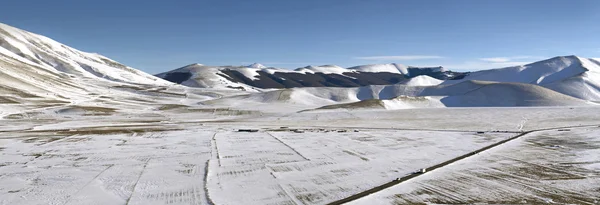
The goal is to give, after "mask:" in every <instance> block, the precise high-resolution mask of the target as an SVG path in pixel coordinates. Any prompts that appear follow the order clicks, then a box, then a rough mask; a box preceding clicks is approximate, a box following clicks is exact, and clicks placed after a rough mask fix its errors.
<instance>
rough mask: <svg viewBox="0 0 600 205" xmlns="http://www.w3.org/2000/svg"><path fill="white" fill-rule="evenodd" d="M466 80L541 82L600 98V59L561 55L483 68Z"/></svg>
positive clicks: (584, 96) (579, 95)
mask: <svg viewBox="0 0 600 205" xmlns="http://www.w3.org/2000/svg"><path fill="white" fill-rule="evenodd" d="M466 80H483V81H497V82H518V83H529V84H535V85H540V86H543V87H546V88H549V89H552V90H555V91H557V92H560V93H563V94H565V95H569V96H573V97H576V98H580V99H583V100H591V101H600V86H598V85H600V62H598V61H597V60H594V59H588V58H581V57H577V56H561V57H555V58H551V59H548V60H544V61H539V62H535V63H532V64H528V65H523V66H515V67H508V68H500V69H493V70H482V71H477V72H473V73H471V74H470V75H469V76H467V77H465V78H464V79H462V80H458V81H446V82H444V84H452V83H458V82H462V81H466Z"/></svg>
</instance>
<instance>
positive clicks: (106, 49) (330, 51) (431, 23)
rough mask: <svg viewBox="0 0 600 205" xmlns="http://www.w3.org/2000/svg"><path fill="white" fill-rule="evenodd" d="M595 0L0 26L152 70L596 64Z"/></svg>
mask: <svg viewBox="0 0 600 205" xmlns="http://www.w3.org/2000/svg"><path fill="white" fill-rule="evenodd" d="M598 11H600V1H598V0H572V1H565V0H526V1H525V0H502V1H492V0H452V1H449V0H435V1H434V0H413V1H402V0H343V1H342V0H339V1H334V0H314V1H309V0H306V1H287V0H285V1H284V0H253V1H249V0H239V1H233V0H187V1H182V0H170V1H146V0H143V1H142V0H127V1H121V0H120V1H116V0H103V1H87V0H53V1H48V0H30V1H6V2H3V3H2V12H0V22H3V23H6V24H9V25H12V26H15V27H18V28H22V29H25V30H29V31H32V32H35V33H38V34H42V35H45V36H48V37H50V38H53V39H55V40H57V41H59V42H62V43H64V44H67V45H69V46H72V47H74V48H77V49H79V50H83V51H87V52H95V53H100V54H102V55H105V56H107V57H110V58H112V59H115V60H117V61H119V62H122V63H124V64H126V65H129V66H132V67H135V68H138V69H141V70H144V71H147V72H149V73H159V72H162V71H167V70H171V69H175V68H178V67H181V66H184V65H187V64H191V63H202V64H206V65H243V64H251V63H253V62H259V63H262V64H265V65H267V66H276V67H283V68H297V67H303V66H306V65H309V64H311V65H321V64H336V65H340V66H343V67H348V66H352V65H359V64H372V63H392V62H394V63H401V64H406V65H414V66H438V65H441V66H444V67H447V68H451V69H453V70H479V69H487V68H497V67H504V66H510V65H516V64H523V63H528V62H533V61H536V60H541V59H544V58H549V57H554V56H559V55H578V56H583V57H600V40H599V39H600V38H599V37H598V36H599V35H598V34H600V23H599V22H600V12H598Z"/></svg>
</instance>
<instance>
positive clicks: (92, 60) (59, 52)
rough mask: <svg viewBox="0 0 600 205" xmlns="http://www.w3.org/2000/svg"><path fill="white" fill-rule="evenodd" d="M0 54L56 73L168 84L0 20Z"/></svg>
mask: <svg viewBox="0 0 600 205" xmlns="http://www.w3.org/2000/svg"><path fill="white" fill-rule="evenodd" d="M0 54H2V56H3V58H13V59H14V60H17V61H21V62H23V63H26V64H29V65H32V66H35V67H38V68H39V69H44V70H46V71H48V72H51V73H55V74H60V73H63V74H70V75H74V76H81V77H88V78H101V79H103V80H110V81H116V82H125V83H137V84H154V85H169V84H170V83H168V82H166V81H164V80H162V79H159V78H157V77H154V76H152V75H150V74H147V73H144V72H141V71H139V70H136V69H133V68H130V67H127V66H125V65H122V64H120V63H118V62H116V61H114V60H111V59H109V58H107V57H104V56H101V55H99V54H95V53H86V52H82V51H78V50H76V49H74V48H71V47H68V46H66V45H63V44H61V43H58V42H56V41H54V40H52V39H50V38H47V37H44V36H41V35H37V34H34V33H30V32H27V31H24V30H21V29H17V28H14V27H11V26H8V25H5V24H1V23H0Z"/></svg>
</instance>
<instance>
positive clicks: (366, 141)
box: [0, 107, 600, 204]
mask: <svg viewBox="0 0 600 205" xmlns="http://www.w3.org/2000/svg"><path fill="white" fill-rule="evenodd" d="M198 109H201V107H187V108H172V109H164V110H163V111H162V112H151V111H148V112H147V113H144V112H139V113H135V114H132V113H125V112H123V113H122V112H116V113H111V114H107V115H105V116H89V115H88V116H86V115H80V114H78V113H75V114H73V113H68V114H63V113H59V114H56V113H54V112H51V113H49V114H46V115H44V116H43V117H42V116H41V115H38V116H37V118H33V117H32V118H24V119H12V120H4V123H2V126H0V130H1V131H0V133H1V137H0V204H125V203H128V204H326V203H329V202H333V201H335V200H338V199H341V198H344V197H348V196H351V195H353V194H356V193H359V192H361V191H364V190H367V189H370V188H372V187H375V186H378V185H381V184H384V183H387V182H389V181H392V180H394V179H396V178H400V177H403V176H406V175H409V174H411V173H412V172H414V171H415V170H418V169H420V168H423V167H430V166H433V165H435V164H438V163H441V162H443V161H446V160H449V159H452V158H455V157H458V156H460V155H463V154H467V153H469V152H472V151H474V150H477V149H479V148H482V147H485V146H487V145H490V144H493V143H494V142H498V141H500V140H504V139H507V138H509V137H512V136H514V135H516V134H517V132H518V131H519V130H533V129H541V128H550V127H569V126H583V125H590V126H592V125H593V126H597V125H595V124H600V123H599V122H600V118H599V117H598V116H597V115H596V114H595V113H598V111H600V110H599V109H598V108H596V107H573V108H568V107H563V108H552V107H541V108H444V109H409V110H385V111H381V110H380V111H377V110H362V111H356V112H348V111H344V110H332V111H327V112H325V111H318V112H317V111H312V112H302V113H295V112H292V113H284V112H280V113H275V112H240V111H234V110H225V109H213V110H198ZM194 110H196V111H194ZM67 116H68V118H67ZM51 118H52V119H51ZM238 129H257V130H258V132H250V133H247V132H238V131H237V130H238ZM296 129H299V130H296ZM565 129H566V128H565ZM569 129H571V131H569V132H566V131H557V130H551V131H544V132H540V133H535V135H534V134H531V136H526V137H525V138H523V140H522V141H511V142H510V143H509V144H507V145H503V146H499V147H496V148H494V149H491V150H489V151H486V152H484V153H482V154H480V155H478V156H475V157H472V158H467V159H465V160H462V161H459V162H458V163H455V164H452V165H449V166H448V168H446V167H443V168H440V169H438V170H436V171H433V172H431V173H427V174H425V175H423V176H419V177H417V178H415V179H412V180H410V181H407V182H406V183H403V184H400V185H398V187H403V188H402V189H398V188H396V187H394V188H391V189H389V190H388V189H386V190H385V191H382V192H381V193H377V194H374V195H372V196H369V197H367V198H363V199H361V200H359V201H355V202H356V203H366V204H372V203H370V202H377V203H380V202H381V203H384V204H386V203H388V202H389V203H392V202H393V201H394V200H398V199H395V198H394V199H390V196H395V194H398V193H400V194H402V193H406V194H409V195H408V196H410V197H411V198H410V199H406V200H408V201H409V202H414V203H426V202H432V203H433V202H439V201H436V200H439V199H443V198H446V197H448V196H450V194H453V193H450V192H447V191H446V192H432V193H429V192H427V193H429V194H427V195H424V196H421V195H417V196H415V195H414V192H417V193H421V192H418V190H419V189H421V187H423V186H424V185H423V183H426V182H427V181H429V180H430V178H431V177H434V178H433V179H431V180H438V179H441V180H444V183H441V184H437V183H436V185H438V186H444V187H446V188H447V187H464V186H465V185H464V183H462V182H461V181H460V180H456V177H460V176H463V175H464V174H465V173H467V174H468V173H480V172H479V171H477V170H480V169H483V170H484V171H486V170H487V172H490V171H491V170H494V169H501V171H502V170H505V171H506V170H508V171H510V170H519V169H521V168H520V167H523V166H525V165H528V164H530V163H535V164H538V165H540V166H543V167H550V168H552V167H554V166H558V165H556V163H555V162H554V161H561V160H562V161H573V162H582V163H575V164H572V165H569V166H574V167H572V169H574V170H575V171H565V172H567V173H570V174H574V175H576V176H577V178H569V179H562V178H561V179H560V180H563V181H564V180H568V181H564V182H561V183H560V184H551V183H550V182H558V181H540V182H536V181H531V180H528V181H527V183H529V184H528V185H527V186H528V187H536V189H535V190H537V191H535V193H546V192H552V190H553V188H556V187H558V188H560V189H561V190H563V192H560V193H557V194H554V195H544V196H543V197H545V198H543V197H542V196H540V197H538V196H537V195H531V194H525V193H521V192H519V191H518V190H519V189H516V188H512V189H508V188H503V189H500V188H502V187H504V185H502V187H496V186H500V185H498V183H499V182H489V183H488V182H487V181H486V180H482V179H480V178H476V177H477V176H479V175H477V176H471V175H468V176H470V177H471V178H474V179H472V180H470V181H469V183H468V187H466V188H465V190H464V191H467V192H468V191H469V190H471V191H472V190H476V189H487V188H498V191H497V192H493V195H491V196H487V195H478V196H480V197H479V198H476V197H475V198H474V197H465V198H452V200H451V201H450V202H457V203H458V202H460V203H472V202H483V203H492V202H497V199H499V198H502V197H503V196H504V197H506V198H507V199H508V198H510V197H515V198H518V199H519V200H520V199H525V200H531V201H539V200H550V199H552V200H554V201H564V200H567V201H569V200H575V199H576V200H582V201H584V202H590V203H594V202H593V200H592V199H593V197H597V195H593V194H591V195H588V196H590V197H591V198H580V197H579V196H580V195H573V194H569V193H588V194H590V193H592V192H590V191H591V190H593V187H594V186H595V185H594V184H597V183H596V182H598V179H597V176H598V174H600V170H599V169H598V166H597V163H598V159H596V158H594V157H596V156H598V153H594V150H596V149H591V148H593V147H595V146H598V145H596V144H594V143H595V142H597V141H598V138H597V137H599V136H600V135H598V134H597V129H596V128H577V129H576V128H569ZM580 129H581V130H580ZM477 131H484V133H477ZM536 136H538V137H536ZM548 136H550V137H548ZM539 137H545V138H543V139H545V140H546V141H547V142H546V144H547V143H550V144H548V145H547V146H546V145H544V146H537V147H536V146H533V144H535V143H537V141H536V139H538V138H539ZM538 141H539V140H538ZM538 144H539V143H538ZM554 145H556V147H551V146H554ZM575 145H577V147H574V146H575ZM582 147H583V148H582ZM586 147H588V148H586ZM576 148H577V149H576ZM579 149H581V150H579ZM557 150H559V151H560V150H564V151H565V154H562V155H555V156H554V157H551V156H547V154H552V153H556V151H557ZM488 157H490V159H487V158H488ZM590 157H591V158H590ZM497 158H499V159H501V160H497ZM484 159H485V160H484ZM481 160H484V161H481ZM578 160H579V161H578ZM523 161H526V162H523ZM484 162H485V163H484ZM583 162H585V163H583ZM565 163H566V162H565ZM563 165H564V163H563ZM561 166H562V165H561ZM564 166H567V165H564ZM485 167H491V168H485ZM512 167H514V168H512ZM530 168H531V167H530ZM550 168H549V170H554V169H559V168H557V167H554V168H552V169H550ZM463 170H466V171H463ZM508 171H506V172H508ZM561 173H562V172H561ZM549 174H551V173H550V172H549ZM487 175H490V176H493V172H492V173H487ZM499 176H504V175H499ZM517 176H519V175H517ZM569 176H571V175H569ZM515 177H516V176H515ZM517 179H519V180H525V179H522V178H517ZM536 179H537V178H536ZM421 180H423V183H421V182H420V181H421ZM452 182H455V183H452ZM546 182H547V183H546ZM515 183H516V182H515ZM549 183H550V184H549ZM411 184H414V185H411ZM467 188H468V189H467ZM447 189H448V188H447ZM412 190H415V191H412ZM458 190H463V189H458ZM564 190H568V191H569V192H567V191H564ZM516 192H519V193H516ZM410 193H413V194H410ZM460 193H462V192H460ZM460 193H459V194H460ZM436 194H438V195H436ZM463 195H464V194H463ZM517 196H518V197H517ZM528 197H532V198H528ZM392 198H393V197H392ZM370 199H371V200H370ZM365 200H366V201H365ZM442 202H448V203H449V201H443V200H442Z"/></svg>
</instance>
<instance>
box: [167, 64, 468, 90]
mask: <svg viewBox="0 0 600 205" xmlns="http://www.w3.org/2000/svg"><path fill="white" fill-rule="evenodd" d="M464 75H465V74H464V73H456V72H450V71H447V70H445V69H443V68H442V67H433V68H419V67H410V66H403V65H399V64H373V65H363V66H356V67H351V68H343V67H340V66H336V65H321V66H306V67H303V68H298V69H295V70H287V69H280V68H273V67H267V66H264V65H261V64H258V63H255V64H252V65H249V66H204V65H200V64H192V65H188V66H185V67H182V68H178V69H175V70H172V71H169V72H165V73H161V74H158V75H156V76H157V77H160V78H163V79H165V80H168V81H171V82H174V83H179V84H183V85H187V86H192V87H203V88H236V89H244V90H261V89H270V88H296V87H360V86H367V85H389V84H396V83H403V82H406V80H407V79H410V78H413V77H419V76H428V77H431V78H433V79H438V80H446V79H458V78H461V77H463V76H464ZM417 80H419V79H417ZM420 80H425V79H422V78H421V79H420ZM425 81H427V82H421V83H425V84H432V83H437V82H434V81H435V80H425ZM413 83H417V82H416V81H415V82H413ZM417 84H418V83H417Z"/></svg>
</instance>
